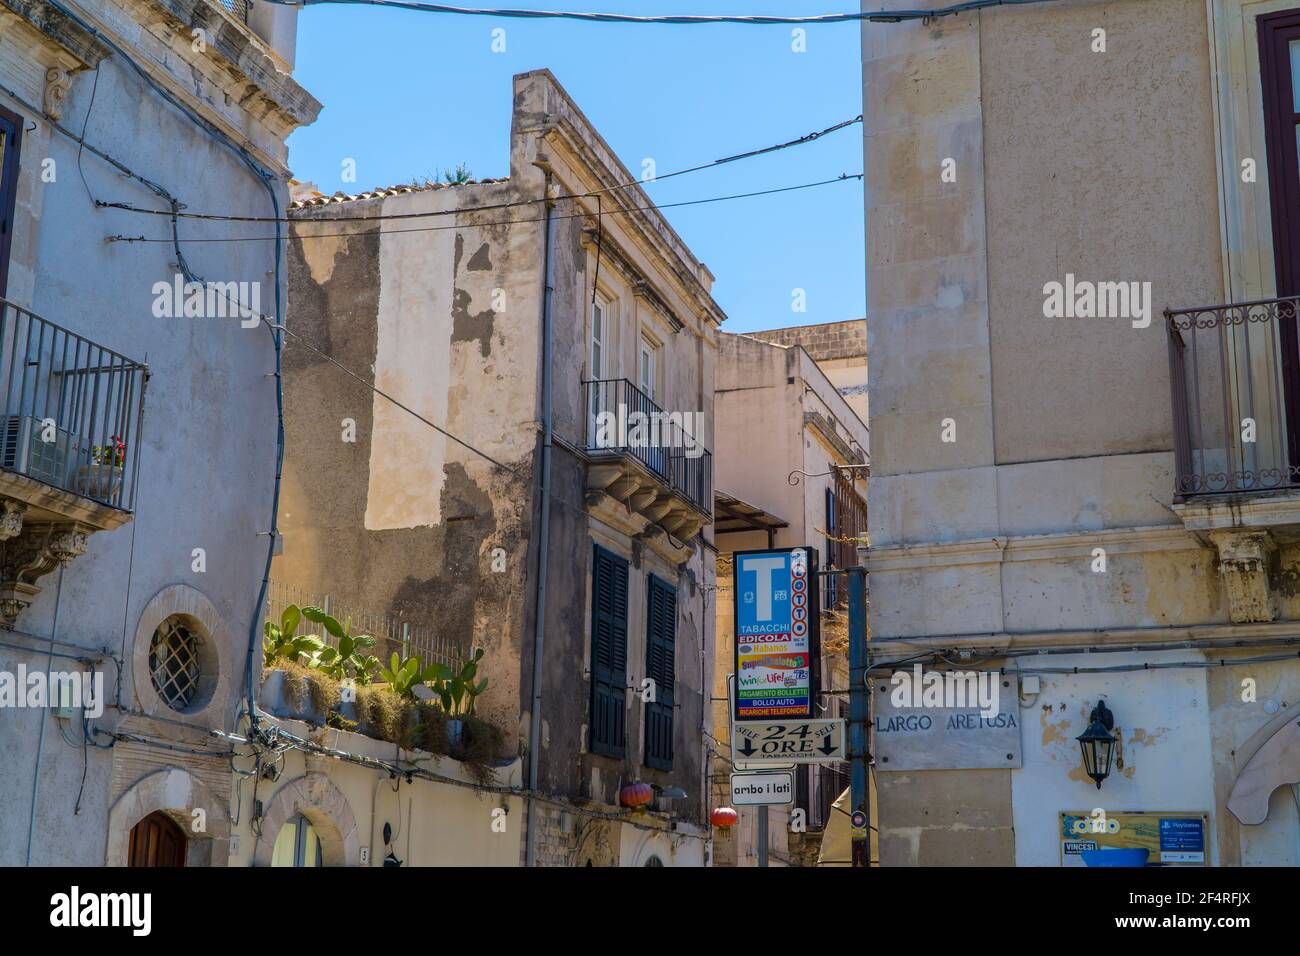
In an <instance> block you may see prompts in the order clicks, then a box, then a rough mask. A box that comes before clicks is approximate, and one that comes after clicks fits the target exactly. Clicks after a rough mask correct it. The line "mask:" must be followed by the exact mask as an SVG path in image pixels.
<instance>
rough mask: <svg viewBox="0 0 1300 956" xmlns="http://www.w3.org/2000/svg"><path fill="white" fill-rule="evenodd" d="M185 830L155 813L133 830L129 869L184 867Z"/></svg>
mask: <svg viewBox="0 0 1300 956" xmlns="http://www.w3.org/2000/svg"><path fill="white" fill-rule="evenodd" d="M185 842H186V841H185V831H184V830H182V829H181V828H180V826H179V825H177V823H176V821H175V820H173V819H172V818H171V817H169V816H167V814H165V813H162V812H160V811H155V812H154V813H151V814H149V815H148V816H147V817H145V818H144V819H143V820H141V821H140V822H139V823H137V824H136V825H135V826H133V827H132V828H131V849H130V852H129V854H128V857H127V859H128V863H127V866H184V865H185Z"/></svg>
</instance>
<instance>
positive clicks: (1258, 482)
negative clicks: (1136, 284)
mask: <svg viewBox="0 0 1300 956" xmlns="http://www.w3.org/2000/svg"><path fill="white" fill-rule="evenodd" d="M1298 303H1300V299H1296V298H1285V299H1260V300H1257V301H1254V302H1238V303H1232V304H1228V305H1215V306H1205V307H1203V308H1199V309H1181V310H1177V311H1172V310H1170V311H1166V312H1165V320H1166V328H1167V331H1168V334H1169V372H1170V381H1171V383H1172V385H1173V413H1174V463H1175V469H1176V474H1175V488H1174V491H1175V494H1176V495H1177V496H1178V497H1180V498H1188V497H1190V496H1195V495H1215V494H1238V493H1243V492H1262V491H1273V490H1276V489H1284V488H1290V487H1294V486H1296V484H1297V480H1298V478H1300V467H1297V464H1295V463H1297V462H1300V444H1298V443H1297V439H1298V438H1300V434H1298V433H1297V428H1296V426H1297V425H1298V424H1300V415H1297V412H1298V411H1300V405H1297V402H1300V350H1298V348H1297V304H1298Z"/></svg>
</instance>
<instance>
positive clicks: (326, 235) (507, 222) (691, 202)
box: [106, 173, 863, 242]
mask: <svg viewBox="0 0 1300 956" xmlns="http://www.w3.org/2000/svg"><path fill="white" fill-rule="evenodd" d="M862 175H863V174H862V173H841V174H840V175H838V176H836V177H834V178H832V179H822V180H818V181H817V182H812V183H799V184H798V185H795V186H778V187H774V188H772V189H759V190H755V191H753V192H747V193H732V194H730V195H727V196H709V197H707V198H705V199H687V200H683V201H681V202H669V203H651V204H650V205H648V206H626V207H624V208H621V209H611V210H607V211H604V212H603V213H602V214H603V215H606V216H618V215H628V214H630V213H634V212H650V211H655V210H660V209H678V208H681V207H683V206H703V205H707V204H710V203H715V202H729V201H731V200H733V199H753V198H755V197H758V196H773V195H777V194H778V193H788V192H796V191H798V190H800V189H813V188H815V187H817V186H828V185H830V184H831V183H840V182H847V181H849V180H853V179H861V178H862ZM562 198H566V199H568V198H580V197H562ZM543 201H544V200H541V199H531V200H529V202H530V203H538V202H543ZM484 208H486V207H484ZM150 211H153V210H150ZM452 211H453V212H455V213H473V212H477V211H478V210H477V209H476V208H475V207H472V206H471V207H468V208H465V209H457V210H452ZM594 215H595V214H594V213H588V212H575V213H566V214H564V215H559V216H552V217H551V218H552V219H585V218H590V217H592V216H594ZM289 221H290V222H293V223H295V224H308V223H319V224H321V225H324V224H326V223H347V222H353V221H356V220H355V219H354V217H351V216H339V217H336V218H329V219H298V218H295V219H291V220H289ZM538 222H545V218H544V217H542V216H535V217H532V218H530V219H500V220H493V221H489V222H469V223H464V222H462V223H453V224H452V225H448V226H420V227H418V228H415V229H377V230H375V231H374V232H367V233H358V232H355V231H354V232H312V233H297V234H295V237H296V238H299V239H330V238H344V237H350V236H357V235H366V236H395V235H402V234H403V233H414V232H441V231H443V230H445V229H479V228H484V227H487V226H518V225H525V224H528V223H538ZM275 238H276V237H275V236H208V237H204V236H193V237H182V238H181V239H180V240H179V241H180V242H259V241H264V240H271V239H275ZM106 241H108V242H171V241H172V240H171V239H170V238H162V239H157V238H150V237H147V236H123V235H116V236H108V237H106Z"/></svg>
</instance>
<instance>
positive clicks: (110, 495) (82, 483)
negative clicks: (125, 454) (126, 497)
mask: <svg viewBox="0 0 1300 956" xmlns="http://www.w3.org/2000/svg"><path fill="white" fill-rule="evenodd" d="M121 488H122V466H121V465H113V466H112V467H109V466H107V465H82V466H81V468H79V469H78V470H77V489H78V491H79V493H81V494H83V495H86V496H87V497H89V498H96V499H98V500H100V501H112V500H113V499H114V498H115V497H116V496H117V493H118V491H120V490H121Z"/></svg>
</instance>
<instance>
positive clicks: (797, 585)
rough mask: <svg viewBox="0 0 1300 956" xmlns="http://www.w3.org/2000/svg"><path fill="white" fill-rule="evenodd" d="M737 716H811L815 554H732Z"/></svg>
mask: <svg viewBox="0 0 1300 956" xmlns="http://www.w3.org/2000/svg"><path fill="white" fill-rule="evenodd" d="M734 584H735V591H734V594H735V601H734V606H735V621H734V623H735V639H736V653H735V663H736V670H735V673H736V696H735V699H734V701H733V708H732V716H733V717H734V719H736V720H762V719H764V718H768V717H778V718H780V717H811V716H812V714H813V704H812V702H813V690H814V688H813V685H812V667H811V666H810V661H811V660H812V655H813V653H814V652H815V650H816V646H817V645H816V637H817V627H818V619H819V611H818V587H817V552H816V551H815V550H812V549H810V548H776V549H772V550H767V551H737V552H736V553H735V578H734Z"/></svg>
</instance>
